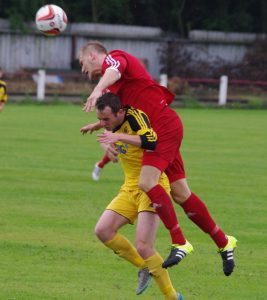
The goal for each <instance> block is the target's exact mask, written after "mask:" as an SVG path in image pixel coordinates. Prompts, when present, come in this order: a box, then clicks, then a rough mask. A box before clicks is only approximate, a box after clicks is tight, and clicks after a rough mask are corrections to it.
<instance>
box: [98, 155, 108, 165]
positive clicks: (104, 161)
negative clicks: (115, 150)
mask: <svg viewBox="0 0 267 300" xmlns="http://www.w3.org/2000/svg"><path fill="white" fill-rule="evenodd" d="M109 162H110V159H109V157H108V156H107V155H104V156H103V158H102V159H101V160H100V162H99V163H98V164H97V165H98V167H99V168H103V167H104V166H105V165H106V164H107V163H109Z"/></svg>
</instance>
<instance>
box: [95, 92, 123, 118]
mask: <svg viewBox="0 0 267 300" xmlns="http://www.w3.org/2000/svg"><path fill="white" fill-rule="evenodd" d="M107 106H109V107H110V108H111V110H112V112H113V113H114V114H116V113H117V112H118V111H119V110H120V109H121V108H122V104H121V100H120V98H119V97H118V96H117V95H115V94H113V93H106V94H104V95H102V96H101V97H99V98H98V99H97V101H96V104H95V107H96V108H97V109H98V110H99V111H103V110H104V109H105V108H106V107H107Z"/></svg>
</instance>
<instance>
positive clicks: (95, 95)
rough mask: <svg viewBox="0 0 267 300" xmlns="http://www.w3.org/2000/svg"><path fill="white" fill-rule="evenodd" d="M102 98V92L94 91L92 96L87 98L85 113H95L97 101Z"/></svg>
mask: <svg viewBox="0 0 267 300" xmlns="http://www.w3.org/2000/svg"><path fill="white" fill-rule="evenodd" d="M100 96H102V91H100V90H98V89H94V90H93V92H92V94H91V95H90V96H89V97H88V98H87V100H86V103H85V104H84V107H83V111H85V112H89V111H93V110H94V107H95V103H96V100H97V99H98V98H99V97H100Z"/></svg>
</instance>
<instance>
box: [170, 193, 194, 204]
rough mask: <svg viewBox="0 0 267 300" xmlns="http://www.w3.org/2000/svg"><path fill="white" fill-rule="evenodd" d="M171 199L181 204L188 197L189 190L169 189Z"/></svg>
mask: <svg viewBox="0 0 267 300" xmlns="http://www.w3.org/2000/svg"><path fill="white" fill-rule="evenodd" d="M171 196H172V199H173V200H174V201H175V202H176V203H178V204H183V203H184V202H185V201H186V200H187V199H188V198H189V197H190V191H189V190H180V191H175V192H174V191H171Z"/></svg>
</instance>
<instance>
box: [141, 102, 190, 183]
mask: <svg viewBox="0 0 267 300" xmlns="http://www.w3.org/2000/svg"><path fill="white" fill-rule="evenodd" d="M151 125H152V127H153V129H154V130H155V131H156V133H157V135H158V144H157V147H156V149H155V151H149V150H145V151H144V155H143V160H142V165H143V166H144V165H149V166H153V167H156V168H157V169H159V170H161V171H162V172H165V173H166V175H167V176H168V178H169V181H170V182H173V181H175V180H178V179H182V178H185V170H184V164H183V159H182V156H181V153H180V146H181V143H182V139H183V124H182V121H181V120H180V118H179V116H178V115H177V113H176V112H175V111H174V110H172V109H170V108H169V107H166V108H164V109H163V110H162V112H161V113H159V116H158V118H157V120H155V121H154V122H153V123H152V124H151Z"/></svg>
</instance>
